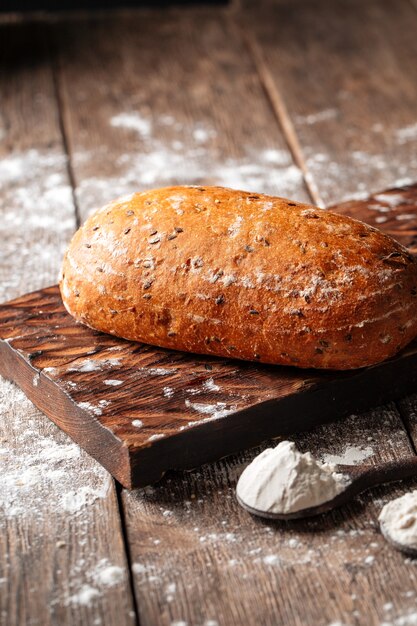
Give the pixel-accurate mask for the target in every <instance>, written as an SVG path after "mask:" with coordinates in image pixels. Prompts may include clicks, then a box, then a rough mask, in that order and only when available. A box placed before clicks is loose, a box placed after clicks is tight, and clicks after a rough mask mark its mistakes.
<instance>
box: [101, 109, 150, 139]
mask: <svg viewBox="0 0 417 626" xmlns="http://www.w3.org/2000/svg"><path fill="white" fill-rule="evenodd" d="M110 124H111V126H114V127H115V128H126V129H127V130H133V131H135V132H137V133H138V134H139V135H140V136H141V137H149V135H150V134H151V130H152V124H151V121H150V120H149V119H147V118H146V117H143V116H142V115H140V113H138V112H132V113H120V114H119V115H115V116H114V117H112V118H111V120H110Z"/></svg>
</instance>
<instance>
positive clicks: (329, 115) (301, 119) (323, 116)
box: [296, 109, 338, 124]
mask: <svg viewBox="0 0 417 626" xmlns="http://www.w3.org/2000/svg"><path fill="white" fill-rule="evenodd" d="M337 115H338V110H337V109H323V111H319V112H318V113H310V115H298V116H297V118H296V120H297V122H298V123H299V124H317V123H318V122H325V121H327V120H332V119H334V118H335V117H337Z"/></svg>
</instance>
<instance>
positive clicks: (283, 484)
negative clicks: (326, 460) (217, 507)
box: [236, 441, 349, 513]
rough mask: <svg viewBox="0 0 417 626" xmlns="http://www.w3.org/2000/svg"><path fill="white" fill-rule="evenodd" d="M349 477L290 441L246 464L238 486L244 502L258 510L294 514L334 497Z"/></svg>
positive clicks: (262, 453)
mask: <svg viewBox="0 0 417 626" xmlns="http://www.w3.org/2000/svg"><path fill="white" fill-rule="evenodd" d="M348 483H349V478H348V477H347V476H344V475H343V474H338V473H336V471H335V468H334V467H333V466H331V465H328V464H322V463H320V462H319V461H316V460H315V459H314V458H313V457H312V456H311V454H310V453H309V452H307V453H305V454H302V453H301V452H299V451H298V450H297V449H296V447H295V444H294V443H293V442H291V441H282V442H281V443H279V444H278V445H277V447H276V448H267V449H266V450H264V451H263V452H261V454H259V455H258V456H257V457H255V459H254V460H253V461H252V463H250V465H248V466H247V467H246V469H245V470H244V471H243V473H242V475H241V477H240V479H239V481H238V484H237V488H236V493H237V495H238V498H239V500H240V501H241V502H243V503H244V504H246V505H248V506H249V507H251V508H253V509H256V510H258V511H265V512H270V513H294V512H296V511H301V510H303V509H307V508H310V507H314V506H318V505H319V504H322V503H324V502H327V501H329V500H332V499H333V498H334V497H335V496H336V495H337V494H338V493H340V492H341V491H343V490H344V489H345V488H346V486H347V484H348Z"/></svg>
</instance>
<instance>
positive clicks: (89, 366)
mask: <svg viewBox="0 0 417 626" xmlns="http://www.w3.org/2000/svg"><path fill="white" fill-rule="evenodd" d="M120 363H121V359H106V358H105V359H99V358H98V359H84V360H82V361H80V362H79V363H78V362H77V363H76V365H74V366H73V367H69V368H68V372H99V371H100V370H102V369H105V368H111V367H116V366H117V365H120Z"/></svg>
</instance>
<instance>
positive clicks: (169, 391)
mask: <svg viewBox="0 0 417 626" xmlns="http://www.w3.org/2000/svg"><path fill="white" fill-rule="evenodd" d="M162 393H163V395H164V396H165V398H172V396H173V395H174V393H175V391H174V390H173V389H172V387H164V388H163V390H162Z"/></svg>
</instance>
